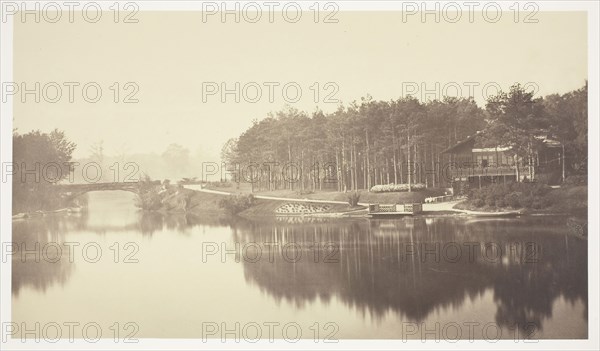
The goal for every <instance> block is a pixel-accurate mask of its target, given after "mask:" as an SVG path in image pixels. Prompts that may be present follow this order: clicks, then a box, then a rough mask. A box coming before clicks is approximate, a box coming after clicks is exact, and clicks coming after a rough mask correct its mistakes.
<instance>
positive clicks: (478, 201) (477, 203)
mask: <svg viewBox="0 0 600 351" xmlns="http://www.w3.org/2000/svg"><path fill="white" fill-rule="evenodd" d="M483 205H485V202H484V201H483V200H482V199H475V200H473V206H475V207H483Z"/></svg>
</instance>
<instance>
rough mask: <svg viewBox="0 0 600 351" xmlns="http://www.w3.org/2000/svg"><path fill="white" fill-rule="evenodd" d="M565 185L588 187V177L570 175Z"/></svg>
mask: <svg viewBox="0 0 600 351" xmlns="http://www.w3.org/2000/svg"><path fill="white" fill-rule="evenodd" d="M563 184H565V185H587V175H570V176H568V177H567V178H565V182H564V183H563Z"/></svg>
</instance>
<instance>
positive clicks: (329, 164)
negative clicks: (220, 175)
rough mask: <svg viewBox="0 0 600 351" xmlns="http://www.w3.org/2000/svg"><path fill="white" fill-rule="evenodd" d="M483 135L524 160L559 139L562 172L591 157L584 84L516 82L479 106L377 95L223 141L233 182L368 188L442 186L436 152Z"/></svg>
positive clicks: (286, 116)
mask: <svg viewBox="0 0 600 351" xmlns="http://www.w3.org/2000/svg"><path fill="white" fill-rule="evenodd" d="M477 131H483V133H482V134H481V135H482V138H483V140H481V141H478V142H479V143H486V142H487V143H493V144H495V145H511V146H513V147H514V150H515V154H516V155H517V156H518V157H521V158H526V157H527V155H530V154H531V152H532V150H533V149H534V148H535V145H533V142H534V141H535V142H538V141H539V139H535V138H533V136H535V135H537V134H538V133H546V134H547V135H551V136H552V137H554V138H557V139H558V140H559V141H561V142H563V145H564V147H565V149H566V154H567V155H568V156H567V163H568V165H569V167H568V169H567V172H573V171H574V170H575V169H580V170H581V169H582V165H584V164H585V160H586V158H587V83H586V85H585V86H584V87H583V88H581V89H579V90H576V91H573V92H570V93H567V94H564V95H556V94H555V95H550V96H548V97H546V98H534V96H533V95H532V94H531V93H529V92H527V91H525V89H523V88H522V87H521V86H520V85H514V86H513V87H511V89H510V91H509V92H508V93H504V92H500V93H499V94H498V95H497V96H493V97H491V98H490V99H489V100H488V101H487V104H486V107H485V109H483V108H481V107H479V106H477V104H476V103H475V101H474V100H473V99H465V98H453V97H445V98H443V99H442V100H441V101H440V100H434V101H428V102H426V103H423V102H420V101H419V100H417V99H415V98H413V97H403V98H399V99H397V100H392V101H377V100H374V99H372V98H371V97H370V96H367V97H366V98H362V99H361V101H360V102H353V103H352V104H350V105H349V106H341V105H340V106H339V108H338V109H337V111H335V112H333V113H331V114H324V113H323V112H322V111H319V110H317V111H316V112H314V113H312V114H308V113H306V112H303V111H299V110H297V109H294V108H291V107H287V108H285V109H284V110H282V111H279V112H276V113H271V114H269V115H268V116H267V117H266V118H264V119H262V120H260V121H256V120H255V121H254V123H253V125H252V126H251V127H250V128H248V129H247V130H246V131H245V132H244V133H242V135H240V136H239V137H238V138H235V139H231V140H229V141H228V142H227V143H226V144H225V145H224V147H223V150H222V155H221V156H222V158H223V160H224V161H225V162H226V163H227V164H228V167H229V171H230V172H232V173H233V174H235V176H234V180H236V181H242V182H244V181H246V182H248V181H249V182H251V183H252V184H253V187H256V188H259V189H268V190H275V189H293V190H298V191H301V192H302V191H312V190H315V189H324V188H328V189H337V190H338V191H347V190H348V191H350V190H358V189H370V188H371V187H372V186H374V185H376V184H390V183H394V184H409V185H410V184H416V183H421V184H424V185H425V186H427V187H439V186H445V185H448V182H449V179H445V177H444V176H442V172H441V169H440V168H442V167H443V165H444V164H448V162H451V161H452V159H451V157H450V156H448V155H445V154H442V153H441V152H442V151H443V150H444V149H446V148H448V147H450V146H452V145H454V144H455V143H457V142H458V141H461V140H463V139H464V138H466V137H467V136H470V135H473V134H474V133H476V132H477Z"/></svg>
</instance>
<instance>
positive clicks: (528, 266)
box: [238, 218, 587, 329]
mask: <svg viewBox="0 0 600 351" xmlns="http://www.w3.org/2000/svg"><path fill="white" fill-rule="evenodd" d="M553 222H556V221H551V222H550V223H549V221H548V220H547V219H539V220H532V219H522V220H515V219H511V220H479V221H469V220H466V221H465V220H464V219H456V218H439V219H433V218H430V219H424V218H414V219H412V218H411V219H405V220H387V221H360V222H357V221H354V222H350V223H348V222H335V223H334V224H331V223H330V224H323V225H320V224H305V225H302V226H293V225H289V226H285V225H281V224H279V223H276V224H273V225H271V226H252V227H250V228H244V230H242V231H241V232H238V237H239V238H240V239H241V240H242V241H248V242H250V241H254V242H282V241H294V242H296V243H310V242H314V241H323V240H325V241H331V242H334V243H336V244H339V247H340V259H339V262H337V263H328V264H323V263H321V262H319V263H315V262H314V261H313V260H310V259H306V260H300V261H298V262H296V263H290V262H288V261H287V260H286V259H285V258H284V257H282V256H278V255H276V256H275V260H276V262H275V264H271V263H269V262H268V261H260V262H258V263H246V264H245V265H244V269H245V277H246V279H247V280H248V281H249V282H252V283H254V284H256V285H257V286H259V287H260V288H261V289H263V290H264V291H266V292H268V293H269V294H271V295H272V296H273V297H274V298H275V299H286V300H290V301H293V302H294V303H295V304H296V305H298V306H303V305H305V304H306V303H307V302H310V301H314V300H315V299H317V298H320V299H323V300H325V301H327V300H329V299H331V297H332V296H339V297H340V298H341V299H342V300H343V301H344V302H345V303H347V304H348V305H349V306H353V307H358V308H360V309H361V310H365V311H368V312H369V313H370V314H372V315H374V316H376V317H377V318H382V317H383V316H384V315H386V313H387V312H388V311H389V310H390V309H391V310H393V311H394V312H396V313H398V314H399V315H400V316H401V318H404V319H405V320H411V321H417V322H420V321H423V320H424V319H425V318H426V317H427V316H428V315H429V314H431V313H432V312H433V311H435V310H437V309H440V308H442V309H448V308H451V309H457V308H459V307H460V306H461V305H462V304H463V303H464V301H465V298H466V297H474V296H477V295H480V294H483V293H484V291H486V290H487V289H492V291H493V298H494V303H495V304H496V308H497V311H496V315H495V322H496V323H497V324H498V325H500V326H505V327H509V328H512V327H514V326H515V325H516V326H519V327H520V328H526V327H527V326H529V325H531V324H532V323H533V325H535V326H538V327H539V328H540V329H541V328H543V323H542V321H543V320H544V319H545V318H549V317H551V316H552V305H553V302H554V301H555V300H556V299H557V298H559V297H562V298H564V299H565V300H566V301H568V302H570V303H575V302H576V301H578V300H581V301H584V302H585V304H586V308H585V310H587V245H586V242H585V241H584V240H581V239H579V238H577V237H573V236H569V235H565V234H563V231H562V230H559V229H557V226H556V224H555V223H553ZM583 318H585V319H587V316H583Z"/></svg>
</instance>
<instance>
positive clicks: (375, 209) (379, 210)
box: [368, 203, 423, 218]
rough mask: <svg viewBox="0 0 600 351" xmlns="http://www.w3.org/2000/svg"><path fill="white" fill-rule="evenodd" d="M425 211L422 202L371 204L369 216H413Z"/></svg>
mask: <svg viewBox="0 0 600 351" xmlns="http://www.w3.org/2000/svg"><path fill="white" fill-rule="evenodd" d="M421 212H423V205H422V204H420V203H412V204H391V205H383V204H381V205H380V204H369V212H368V214H369V216H371V217H374V218H381V217H394V216H413V215H415V214H419V213H421Z"/></svg>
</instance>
